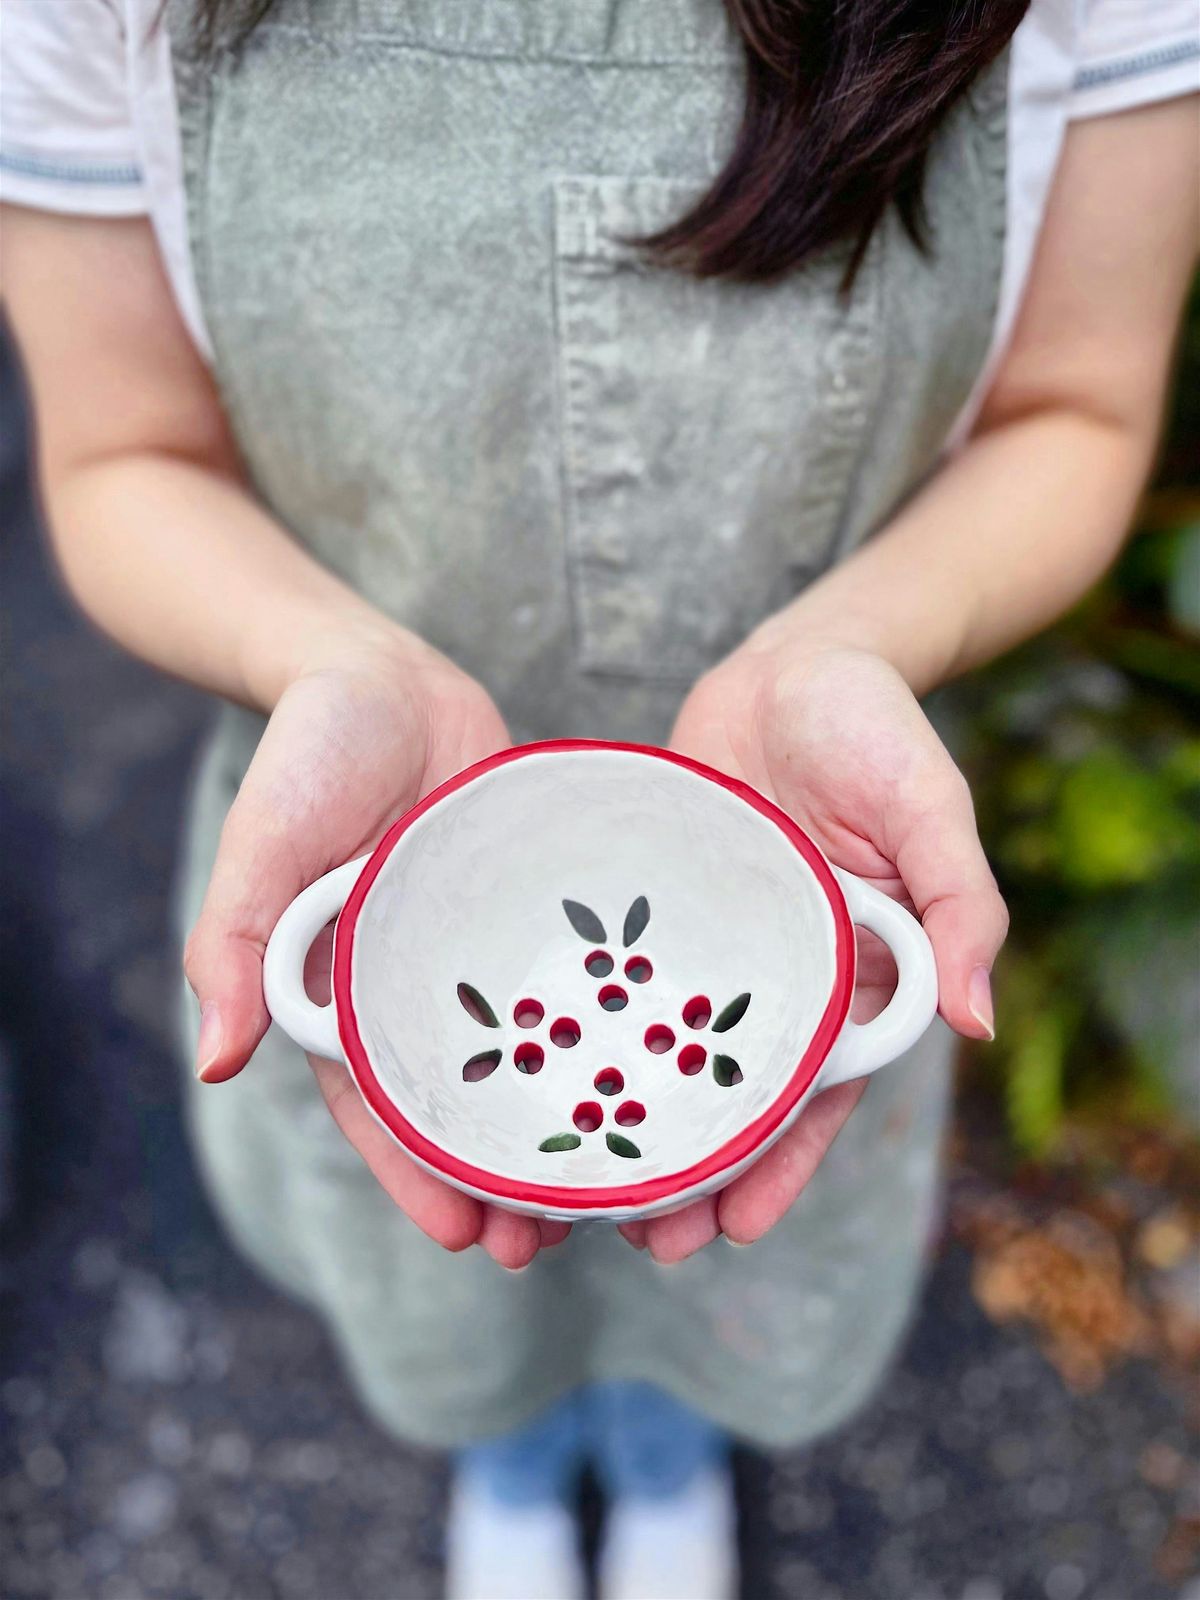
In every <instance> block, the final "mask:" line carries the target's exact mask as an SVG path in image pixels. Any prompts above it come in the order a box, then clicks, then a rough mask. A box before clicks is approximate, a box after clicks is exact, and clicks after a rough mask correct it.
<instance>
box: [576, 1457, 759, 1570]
mask: <svg viewBox="0 0 1200 1600" xmlns="http://www.w3.org/2000/svg"><path fill="white" fill-rule="evenodd" d="M737 1591H738V1560H737V1506H736V1503H735V1501H734V1496H733V1475H732V1473H730V1472H729V1471H728V1470H727V1469H726V1470H721V1471H710V1472H705V1473H701V1474H699V1475H698V1476H697V1477H696V1478H695V1479H693V1481H692V1482H691V1483H689V1484H688V1485H687V1486H686V1488H684V1489H682V1490H681V1491H680V1492H679V1493H678V1494H676V1495H671V1496H669V1497H668V1498H666V1499H662V1500H652V1499H637V1500H633V1499H624V1500H616V1501H614V1502H613V1504H612V1505H611V1506H610V1507H609V1509H608V1515H607V1517H606V1518H605V1523H604V1533H603V1537H602V1540H601V1545H600V1560H599V1594H600V1600H736V1596H737Z"/></svg>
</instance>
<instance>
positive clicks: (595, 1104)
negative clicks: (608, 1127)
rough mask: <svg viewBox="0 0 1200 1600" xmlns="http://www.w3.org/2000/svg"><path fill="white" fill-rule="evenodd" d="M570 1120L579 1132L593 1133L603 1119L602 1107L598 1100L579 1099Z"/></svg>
mask: <svg viewBox="0 0 1200 1600" xmlns="http://www.w3.org/2000/svg"><path fill="white" fill-rule="evenodd" d="M571 1121H572V1122H573V1123H574V1124H575V1126H576V1127H577V1128H578V1129H579V1131H580V1133H595V1131H596V1129H597V1128H598V1127H599V1126H600V1124H601V1123H602V1122H603V1121H604V1108H603V1107H602V1106H601V1104H600V1102H599V1101H598V1100H581V1101H580V1102H579V1104H578V1105H577V1106H576V1107H575V1111H574V1114H573V1116H572V1117H571Z"/></svg>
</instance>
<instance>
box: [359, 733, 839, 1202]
mask: <svg viewBox="0 0 1200 1600" xmlns="http://www.w3.org/2000/svg"><path fill="white" fill-rule="evenodd" d="M583 750H605V751H616V752H623V753H626V754H631V755H639V756H649V757H651V758H652V759H653V760H656V761H669V762H671V763H672V764H673V765H674V766H677V767H684V768H686V769H687V770H688V771H689V772H694V773H696V774H697V775H698V776H699V777H702V778H707V779H708V780H709V782H711V783H716V784H719V785H720V787H721V788H722V789H726V790H728V791H729V792H730V793H731V794H735V795H737V796H738V797H739V798H740V799H742V800H744V801H745V802H746V804H747V805H750V806H753V807H754V809H755V810H756V811H758V812H759V813H760V814H761V815H762V816H764V817H766V818H767V819H768V820H769V821H771V822H773V823H774V824H775V825H776V827H777V828H779V829H780V831H781V832H782V833H783V834H785V835H786V837H787V838H788V840H789V841H790V842H791V843H792V844H793V845H794V846H795V848H796V850H797V851H798V852H799V854H800V855H802V856H803V857H804V860H805V861H806V863H807V864H808V866H809V867H810V868H811V869H812V872H813V875H814V876H815V878H816V879H817V882H818V883H819V884H820V885H821V888H822V890H823V891H824V893H825V898H826V899H827V901H828V902H829V908H830V910H831V911H832V913H833V922H834V932H835V956H836V967H835V971H834V980H833V986H832V992H831V994H830V996H829V1001H828V1003H827V1005H826V1007H825V1010H824V1012H823V1013H822V1016H821V1020H820V1022H819V1023H818V1024H817V1027H816V1030H815V1031H814V1033H813V1036H812V1039H811V1040H810V1041H809V1045H808V1048H807V1049H806V1050H805V1052H804V1054H803V1056H801V1058H800V1060H799V1061H798V1062H797V1064H796V1067H795V1070H794V1071H793V1072H792V1074H791V1076H790V1077H789V1078H788V1080H787V1082H786V1083H785V1084H784V1086H783V1088H782V1089H781V1090H780V1091H779V1093H778V1094H777V1095H776V1096H775V1098H774V1100H772V1102H771V1104H770V1105H769V1106H768V1107H767V1109H766V1110H765V1111H763V1112H761V1113H760V1114H759V1115H758V1116H757V1117H756V1118H755V1119H754V1121H753V1122H751V1123H748V1124H747V1125H746V1126H745V1127H744V1128H742V1129H740V1130H739V1132H738V1133H736V1134H735V1135H734V1136H733V1138H732V1139H728V1140H726V1142H725V1143H724V1144H723V1145H721V1146H720V1147H719V1148H718V1149H716V1150H714V1151H713V1152H712V1153H711V1154H710V1155H707V1156H705V1158H704V1159H703V1160H702V1161H697V1162H695V1163H694V1164H693V1165H692V1166H690V1167H685V1168H683V1169H682V1170H681V1171H678V1172H671V1173H666V1174H664V1175H663V1176H661V1177H658V1178H648V1179H645V1180H644V1181H643V1182H641V1183H626V1184H613V1185H609V1186H607V1187H604V1188H587V1189H585V1188H571V1187H570V1186H568V1185H564V1184H555V1183H532V1182H527V1181H525V1180H523V1179H517V1178H505V1177H502V1176H501V1175H500V1174H499V1173H496V1172H491V1171H489V1170H488V1169H487V1168H486V1167H475V1166H472V1165H471V1163H470V1162H468V1161H463V1160H461V1159H460V1158H459V1157H458V1156H455V1155H453V1154H451V1152H450V1151H449V1150H446V1149H444V1148H443V1147H442V1146H441V1145H439V1144H437V1143H436V1142H435V1141H434V1140H432V1139H429V1138H427V1137H426V1136H425V1135H424V1134H423V1133H420V1132H419V1131H418V1130H417V1129H416V1128H414V1127H413V1125H412V1123H410V1122H409V1121H408V1120H407V1118H406V1117H405V1116H404V1115H403V1114H402V1112H401V1111H400V1110H399V1109H398V1107H397V1106H396V1105H395V1103H394V1102H393V1101H392V1100H390V1099H389V1098H388V1096H387V1095H386V1094H385V1092H384V1090H383V1087H382V1085H381V1084H380V1082H379V1080H378V1078H377V1077H376V1076H375V1072H374V1070H373V1068H372V1066H371V1062H370V1059H369V1058H368V1055H367V1051H366V1047H365V1046H364V1045H363V1042H362V1038H361V1036H360V1034H359V1030H358V1018H357V1017H356V1015H355V1012H354V1001H353V998H352V992H351V973H352V971H353V965H354V935H355V930H356V927H357V924H358V915H359V912H360V911H361V910H362V906H363V902H364V901H365V900H366V897H367V894H368V893H369V892H370V889H371V886H372V884H373V883H374V882H375V879H376V878H377V877H378V876H379V873H380V871H381V870H382V868H383V864H384V862H385V861H386V860H387V858H388V856H389V855H391V853H392V851H393V849H394V848H395V847H396V845H397V844H398V842H399V841H400V839H401V838H402V837H403V836H404V834H405V833H406V832H407V831H408V829H409V828H410V827H411V826H412V825H413V823H414V822H416V820H417V818H418V817H422V816H424V814H425V813H426V812H427V811H429V810H430V809H431V808H432V807H433V806H435V805H437V804H438V803H439V801H441V800H444V799H445V798H446V796H447V795H451V794H453V793H454V792H455V791H456V790H458V789H462V788H464V787H465V786H466V785H467V784H469V783H471V782H473V781H474V780H475V779H476V778H480V777H482V776H483V775H484V774H485V773H488V772H492V771H494V770H495V769H496V768H497V767H502V766H505V765H507V763H508V762H510V761H520V760H522V759H524V758H525V757H526V756H531V755H540V754H546V753H553V754H569V753H573V752H576V751H583ZM855 967H856V949H855V942H854V927H853V924H852V923H851V921H850V913H849V910H848V909H847V906H846V900H845V896H844V895H843V894H842V891H841V888H840V887H839V885H838V882H837V879H836V878H835V877H834V875H833V872H832V870H831V868H830V866H829V863H828V862H827V861H826V860H825V857H824V856H823V855H822V854H821V851H820V850H819V849H818V848H817V846H816V845H815V844H814V843H813V841H812V840H811V839H810V838H809V837H808V835H807V834H806V833H805V832H804V830H803V829H802V828H800V827H799V826H797V824H796V823H795V822H793V821H792V819H791V818H790V817H789V816H787V815H786V813H784V812H783V811H781V810H780V809H779V807H778V806H777V805H775V804H773V802H772V801H770V800H768V799H766V798H765V796H763V795H761V794H759V793H758V791H757V790H756V789H752V788H751V787H750V785H749V784H747V783H742V782H741V781H740V780H739V779H737V778H731V777H728V776H727V775H726V774H725V773H723V772H717V771H716V770H715V769H714V768H712V767H707V766H705V765H704V763H703V762H700V761H692V760H691V759H690V758H689V757H687V756H681V755H676V754H675V753H674V752H673V751H669V750H659V749H657V748H656V747H654V746H653V745H641V744H623V743H618V742H616V741H612V742H610V741H607V740H602V739H546V740H542V741H541V742H539V743H535V744H524V745H516V746H514V747H513V748H512V749H509V750H503V751H500V752H499V753H498V754H496V755H493V756H488V757H486V758H485V759H484V760H483V761H477V762H476V763H475V765H474V766H471V767H466V768H464V769H463V771H462V772H459V773H456V774H455V775H454V777H452V778H448V779H447V780H446V782H445V783H443V784H440V785H439V786H438V787H437V788H436V789H433V790H431V791H430V793H429V794H427V795H426V796H425V798H424V800H421V801H419V802H418V804H417V805H415V806H414V807H413V808H412V810H411V811H407V812H405V814H404V816H402V817H401V818H400V819H399V820H398V821H396V822H394V823H393V824H392V826H391V827H390V828H389V829H388V831H387V832H386V833H385V834H384V836H383V838H382V839H381V840H380V841H379V843H378V844H377V845H376V847H375V850H374V852H373V854H372V855H371V858H370V860H369V861H368V862H367V863H366V865H365V866H364V867H363V869H362V871H361V872H360V873H359V875H358V878H357V880H356V882H355V884H354V887H353V889H352V890H351V891H350V893H349V895H348V896H347V898H346V904H345V906H344V907H343V908H342V911H341V914H340V916H339V917H338V922H337V929H336V933H335V936H334V948H333V1003H334V1005H335V1006H336V1007H337V1019H338V1033H339V1035H340V1037H341V1041H342V1048H343V1049H344V1050H345V1052H346V1061H347V1063H348V1065H349V1068H350V1072H351V1074H352V1076H353V1077H354V1079H355V1082H356V1083H357V1084H358V1087H359V1090H360V1091H361V1093H362V1096H363V1098H364V1099H365V1100H366V1102H367V1104H368V1105H369V1106H370V1107H371V1110H372V1111H373V1112H374V1113H375V1115H376V1116H377V1117H378V1118H379V1120H380V1121H381V1122H382V1123H383V1125H384V1126H385V1127H386V1128H387V1129H388V1130H389V1131H390V1132H391V1133H392V1134H393V1135H394V1136H395V1138H397V1139H398V1140H399V1141H400V1143H401V1144H402V1145H403V1146H404V1148H405V1149H406V1150H407V1151H408V1152H409V1153H410V1155H413V1156H415V1157H417V1158H418V1159H419V1160H420V1161H423V1162H424V1163H425V1164H426V1166H428V1167H432V1168H433V1170H434V1171H435V1172H438V1173H441V1174H442V1176H443V1177H446V1178H448V1179H451V1180H452V1181H454V1182H455V1183H459V1184H465V1185H467V1186H468V1187H469V1188H472V1189H478V1190H481V1191H482V1192H483V1193H485V1194H487V1195H490V1196H493V1197H494V1198H495V1199H496V1200H498V1201H501V1202H503V1201H505V1200H510V1201H519V1202H521V1203H523V1204H527V1205H537V1206H546V1207H550V1208H557V1207H561V1208H564V1209H570V1210H576V1211H590V1210H604V1209H616V1208H624V1207H627V1206H631V1207H636V1206H639V1205H649V1204H651V1203H652V1202H654V1201H656V1200H662V1199H665V1198H666V1197H667V1196H669V1195H673V1194H679V1193H682V1192H683V1191H685V1190H687V1189H691V1188H694V1187H695V1186H696V1185H697V1184H702V1183H706V1182H707V1181H708V1180H709V1179H710V1178H713V1177H715V1176H717V1175H718V1174H719V1173H721V1172H724V1171H726V1170H727V1169H728V1168H730V1167H733V1166H736V1165H737V1164H738V1162H740V1161H742V1160H744V1159H745V1157H746V1156H748V1155H751V1154H752V1153H753V1151H754V1150H755V1149H756V1148H757V1147H758V1146H759V1145H760V1144H762V1142H763V1141H764V1140H765V1139H767V1138H769V1137H770V1135H771V1134H772V1133H773V1132H774V1131H775V1129H776V1128H777V1127H778V1126H779V1124H780V1123H781V1122H782V1121H783V1120H784V1118H785V1117H786V1116H787V1115H788V1113H789V1112H790V1111H791V1110H792V1108H793V1106H795V1104H796V1103H797V1101H798V1100H799V1099H800V1097H801V1096H802V1095H803V1093H804V1091H805V1090H806V1089H807V1088H808V1086H809V1085H810V1084H811V1083H812V1081H813V1079H814V1078H815V1077H816V1075H817V1072H818V1070H819V1069H820V1067H821V1064H822V1062H823V1061H824V1060H825V1057H826V1056H827V1055H828V1054H829V1051H830V1048H831V1047H832V1045H833V1041H834V1040H835V1039H836V1038H837V1036H838V1034H839V1033H840V1032H841V1028H842V1024H843V1023H844V1022H845V1020H846V1016H847V1014H848V1012H849V1010H850V999H851V996H852V994H853V992H854V978H855Z"/></svg>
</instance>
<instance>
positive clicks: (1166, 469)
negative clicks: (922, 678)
mask: <svg viewBox="0 0 1200 1600" xmlns="http://www.w3.org/2000/svg"><path fill="white" fill-rule="evenodd" d="M1162 463H1163V466H1162V471H1161V475H1160V481H1159V483H1158V485H1157V486H1156V487H1155V489H1154V490H1153V491H1152V492H1151V493H1150V494H1148V495H1147V497H1146V500H1145V503H1144V506H1143V511H1142V515H1141V518H1140V521H1139V525H1138V531H1137V533H1136V534H1135V536H1134V537H1133V539H1132V540H1131V541H1130V543H1129V544H1128V546H1127V547H1126V550H1125V551H1124V553H1123V555H1122V557H1121V559H1120V560H1119V561H1118V563H1117V565H1116V567H1115V568H1114V570H1113V572H1112V573H1111V574H1110V575H1109V576H1108V578H1107V579H1105V581H1104V582H1103V583H1102V584H1100V585H1099V586H1098V587H1097V588H1096V589H1095V590H1094V591H1093V592H1092V593H1091V594H1090V595H1088V596H1087V598H1086V599H1085V600H1084V601H1083V602H1082V603H1081V604H1080V605H1079V607H1078V608H1077V609H1076V611H1075V612H1074V613H1073V614H1072V615H1071V616H1069V617H1067V618H1066V619H1064V621H1063V622H1062V623H1060V624H1059V626H1058V627H1056V628H1055V629H1054V630H1052V631H1051V632H1050V633H1049V634H1047V635H1045V636H1044V637H1043V638H1041V639H1038V640H1035V641H1033V642H1032V643H1031V644H1029V645H1026V646H1025V647H1023V648H1022V649H1020V650H1016V651H1014V652H1013V653H1012V654H1011V655H1010V656H1008V657H1006V658H1004V659H1003V660H1001V661H999V662H997V663H995V664H994V665H993V666H992V667H991V668H989V669H988V670H987V671H986V672H983V673H980V674H978V675H976V677H975V678H974V679H972V680H969V681H968V682H967V683H965V684H964V685H962V686H961V688H959V689H957V690H956V691H954V693H953V697H952V698H951V700H950V702H949V704H948V706H947V708H946V714H947V717H948V720H949V721H951V723H952V724H953V727H954V730H956V733H957V737H954V738H953V742H954V744H955V748H956V753H957V754H958V755H959V756H960V758H961V759H962V762H963V765H964V767H965V768H966V770H967V772H968V775H969V776H970V778H971V780H972V786H973V789H974V793H975V797H976V808H977V812H978V815H979V820H980V827H981V832H982V835H983V837H984V840H985V842H986V844H987V846H988V849H989V853H990V855H991V857H992V860H993V864H994V866H995V868H996V873H997V877H998V878H999V880H1000V885H1001V888H1002V890H1003V892H1004V894H1005V897H1006V899H1007V900H1008V903H1009V907H1010V910H1011V912H1012V932H1011V935H1010V938H1009V943H1008V946H1007V947H1006V949H1005V951H1004V952H1003V953H1002V955H1001V958H1000V961H999V963H998V965H997V971H996V982H997V1019H998V1032H997V1043H996V1045H995V1046H994V1047H991V1048H990V1049H989V1050H987V1051H980V1052H978V1054H977V1057H976V1059H977V1061H978V1063H979V1065H980V1069H981V1070H982V1071H983V1072H984V1074H985V1075H986V1077H987V1078H988V1079H990V1081H991V1082H992V1083H993V1084H994V1085H995V1089H996V1092H997V1095H998V1096H999V1098H1000V1100H1001V1102H1002V1104H1003V1106H1004V1109H1005V1114H1006V1117H1007V1123H1008V1127H1009V1131H1010V1134H1011V1137H1012V1140H1013V1143H1014V1146H1015V1147H1016V1148H1017V1149H1018V1150H1020V1151H1022V1152H1024V1153H1026V1154H1029V1155H1038V1156H1047V1155H1052V1154H1053V1151H1054V1147H1055V1143H1056V1140H1057V1139H1058V1137H1059V1135H1060V1133H1061V1130H1062V1128H1063V1125H1064V1119H1066V1118H1067V1117H1069V1116H1070V1115H1071V1114H1072V1112H1073V1111H1075V1110H1078V1111H1080V1112H1083V1111H1085V1110H1086V1111H1087V1112H1088V1114H1089V1115H1090V1114H1099V1115H1108V1116H1109V1117H1113V1116H1123V1115H1127V1114H1128V1112H1129V1108H1131V1107H1136V1108H1137V1110H1138V1114H1139V1115H1142V1116H1145V1117H1147V1118H1153V1117H1155V1116H1160V1117H1161V1116H1163V1115H1167V1114H1173V1113H1171V1112H1170V1111H1169V1107H1170V1105H1171V1102H1172V1100H1173V1101H1174V1107H1175V1111H1176V1112H1177V1111H1180V1110H1182V1112H1183V1114H1184V1115H1185V1117H1188V1118H1190V1119H1191V1120H1192V1123H1193V1125H1196V1126H1200V1095H1198V1094H1197V1084H1196V1038H1197V1035H1198V1034H1200V279H1198V280H1197V291H1196V292H1195V293H1194V294H1193V300H1192V306H1191V311H1190V320H1189V324H1188V327H1187V328H1186V329H1185V333H1184V337H1183V340H1182V345H1181V363H1180V371H1179V376H1178V388H1177V398H1176V404H1175V409H1174V421H1173V425H1172V427H1171V429H1170V430H1169V431H1168V437H1167V439H1166V441H1165V443H1164V448H1163V454H1162ZM1117 1107H1119V1108H1120V1109H1119V1110H1116V1109H1114V1108H1117Z"/></svg>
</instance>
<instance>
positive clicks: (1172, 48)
mask: <svg viewBox="0 0 1200 1600" xmlns="http://www.w3.org/2000/svg"><path fill="white" fill-rule="evenodd" d="M1196 60H1200V39H1183V40H1181V41H1180V42H1179V43H1178V44H1172V45H1163V46H1162V48H1161V49H1159V50H1147V51H1145V52H1144V53H1143V54H1142V55H1138V56H1126V57H1125V58H1124V60H1122V61H1106V62H1102V63H1100V64H1099V65H1097V66H1094V67H1081V68H1080V70H1079V71H1078V72H1077V73H1076V74H1075V82H1074V85H1073V87H1074V89H1075V90H1076V92H1078V91H1080V90H1083V89H1098V88H1100V87H1101V86H1102V85H1105V84H1109V83H1122V82H1124V80H1125V79H1126V78H1140V77H1143V76H1145V74H1146V73H1148V72H1162V71H1164V70H1165V69H1166V68H1167V67H1177V66H1181V65H1182V64H1183V63H1184V62H1187V61H1196Z"/></svg>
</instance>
